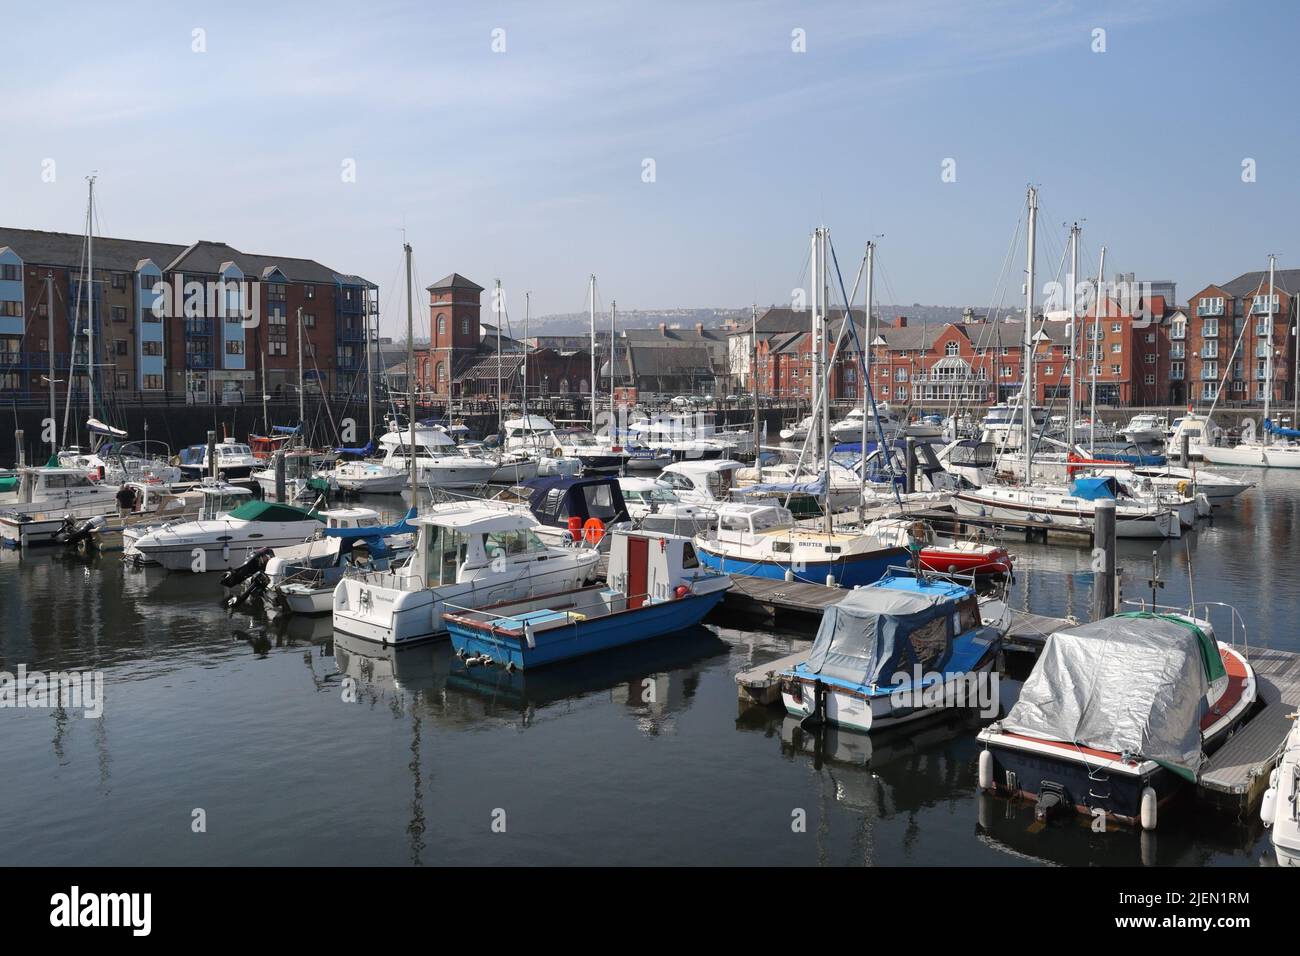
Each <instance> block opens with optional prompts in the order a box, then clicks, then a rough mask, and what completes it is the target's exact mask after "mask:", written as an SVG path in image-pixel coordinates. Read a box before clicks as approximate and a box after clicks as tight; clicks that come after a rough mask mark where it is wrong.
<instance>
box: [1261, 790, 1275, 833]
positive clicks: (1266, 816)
mask: <svg viewBox="0 0 1300 956" xmlns="http://www.w3.org/2000/svg"><path fill="white" fill-rule="evenodd" d="M1259 818H1260V819H1261V820H1263V821H1264V826H1265V828H1268V827H1271V826H1272V825H1273V821H1274V820H1276V819H1277V788H1276V787H1269V788H1268V789H1267V790H1265V791H1264V802H1263V803H1261V804H1260V805H1259Z"/></svg>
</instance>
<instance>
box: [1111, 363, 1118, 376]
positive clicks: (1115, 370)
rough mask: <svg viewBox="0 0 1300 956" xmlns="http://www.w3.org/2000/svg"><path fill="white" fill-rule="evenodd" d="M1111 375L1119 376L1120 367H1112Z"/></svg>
mask: <svg viewBox="0 0 1300 956" xmlns="http://www.w3.org/2000/svg"><path fill="white" fill-rule="evenodd" d="M1110 374H1111V375H1118V374H1119V366H1118V365H1112V366H1111V367H1110Z"/></svg>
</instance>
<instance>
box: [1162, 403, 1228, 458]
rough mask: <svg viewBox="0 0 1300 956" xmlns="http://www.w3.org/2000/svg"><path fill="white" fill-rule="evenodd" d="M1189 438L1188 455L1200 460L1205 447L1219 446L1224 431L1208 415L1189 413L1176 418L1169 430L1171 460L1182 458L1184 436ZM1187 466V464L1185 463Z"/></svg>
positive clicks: (1168, 444) (1168, 443)
mask: <svg viewBox="0 0 1300 956" xmlns="http://www.w3.org/2000/svg"><path fill="white" fill-rule="evenodd" d="M1184 435H1186V436H1187V454H1188V457H1189V458H1200V457H1201V449H1202V447H1203V446H1205V445H1217V444H1218V443H1219V440H1220V438H1221V437H1222V435H1223V429H1221V428H1219V427H1218V426H1216V425H1215V424H1214V422H1212V421H1211V420H1210V418H1209V416H1208V415H1196V414H1193V413H1192V412H1190V411H1189V412H1188V413H1187V414H1186V415H1183V416H1182V417H1181V418H1175V419H1174V423H1173V425H1171V426H1170V428H1169V440H1168V442H1167V443H1166V447H1167V448H1168V449H1169V452H1168V454H1169V457H1170V458H1181V457H1182V454H1183V436H1184ZM1183 464H1187V462H1183Z"/></svg>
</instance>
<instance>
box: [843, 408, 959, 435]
mask: <svg viewBox="0 0 1300 956" xmlns="http://www.w3.org/2000/svg"><path fill="white" fill-rule="evenodd" d="M865 417H867V416H865V415H864V413H863V411H862V409H860V408H851V409H849V413H848V415H846V416H845V417H844V418H842V419H840V420H839V421H838V422H834V423H833V424H832V425H831V437H832V438H834V439H835V440H836V441H842V442H855V441H861V440H862V420H863V418H865ZM905 428H906V426H905V425H904V422H903V420H902V418H901V417H900V416H899V414H898V413H897V412H896V411H894V410H893V409H892V408H890V407H889V405H888V404H887V403H885V402H881V403H879V404H877V405H876V414H875V415H872V416H870V418H869V420H868V421H867V441H869V442H870V441H880V433H881V432H882V431H883V432H884V435H885V441H893V440H894V439H895V438H898V437H899V436H900V435H903V434H904V433H905ZM909 434H910V433H909ZM938 434H939V430H938V429H937V428H936V429H935V435H938Z"/></svg>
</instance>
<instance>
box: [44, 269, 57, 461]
mask: <svg viewBox="0 0 1300 956" xmlns="http://www.w3.org/2000/svg"><path fill="white" fill-rule="evenodd" d="M45 321H46V325H47V328H46V332H45V334H46V336H47V338H46V340H45V344H46V347H47V348H48V349H49V359H50V373H49V375H48V376H47V381H48V382H49V383H50V454H51V455H56V454H58V451H59V441H58V436H57V434H56V433H55V431H54V422H55V420H56V419H57V418H58V404H57V403H58V399H57V397H56V396H55V393H54V273H53V272H47V273H45Z"/></svg>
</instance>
